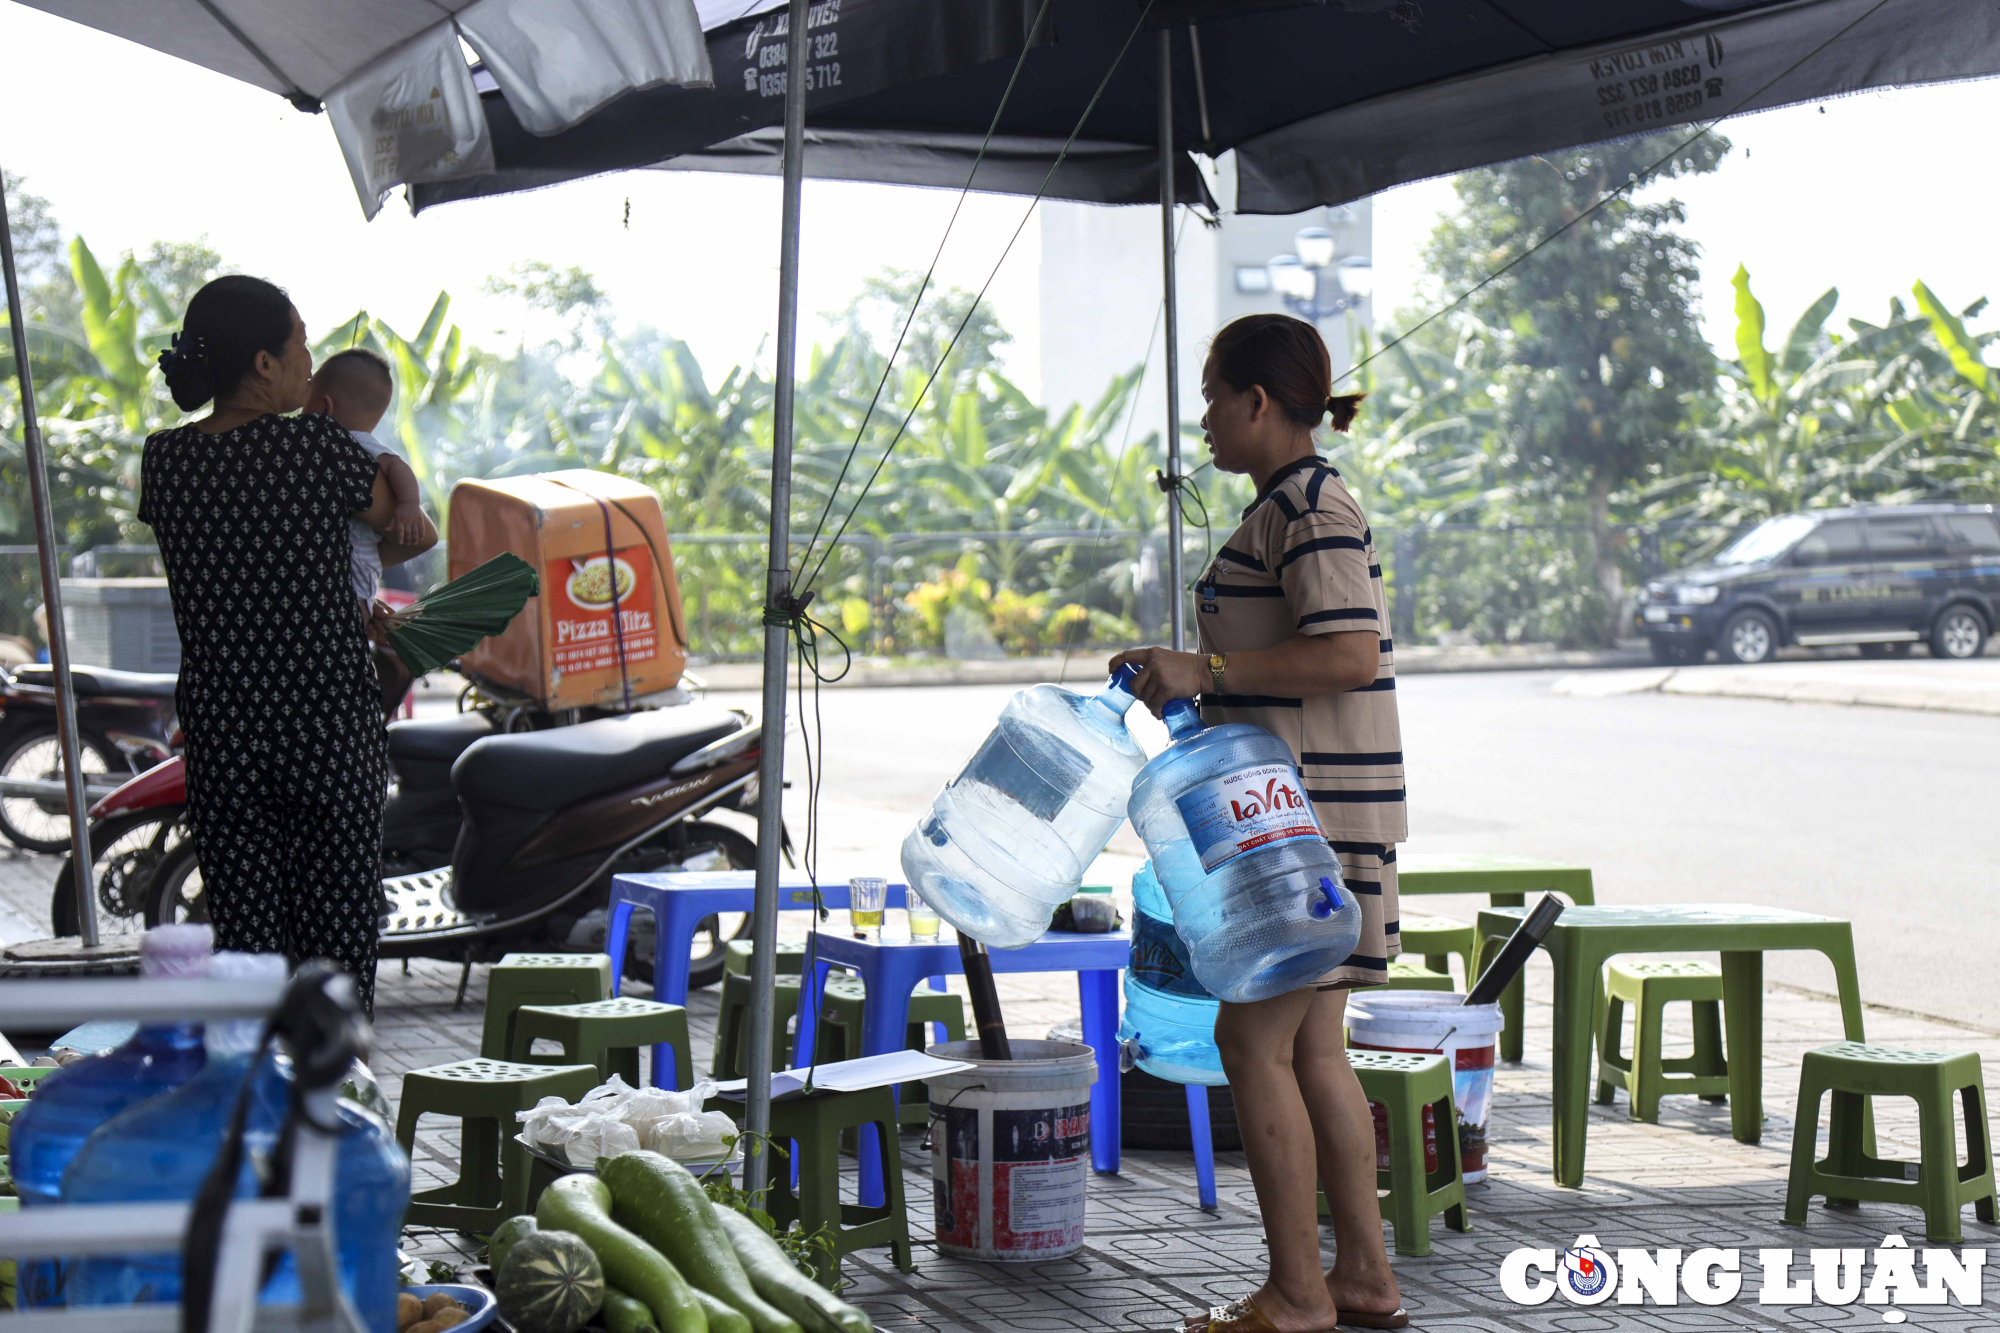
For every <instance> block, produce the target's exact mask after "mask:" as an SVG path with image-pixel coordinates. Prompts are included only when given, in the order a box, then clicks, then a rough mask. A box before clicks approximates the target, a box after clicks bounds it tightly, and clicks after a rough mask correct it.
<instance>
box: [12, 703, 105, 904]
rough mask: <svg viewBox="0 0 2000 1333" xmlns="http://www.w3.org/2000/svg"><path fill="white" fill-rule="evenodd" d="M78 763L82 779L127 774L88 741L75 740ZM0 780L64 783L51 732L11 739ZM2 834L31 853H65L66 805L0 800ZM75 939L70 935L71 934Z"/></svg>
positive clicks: (24, 798) (59, 751)
mask: <svg viewBox="0 0 2000 1333" xmlns="http://www.w3.org/2000/svg"><path fill="white" fill-rule="evenodd" d="M78 740H79V742H80V744H81V745H82V754H81V755H80V761H81V763H82V766H83V771H84V772H85V773H86V774H97V775H105V774H110V773H113V772H123V771H125V765H124V763H123V762H122V761H121V762H119V763H118V764H117V765H115V766H114V765H113V763H112V761H111V758H110V756H108V755H106V754H105V753H104V751H102V750H100V749H99V748H98V747H97V743H96V742H95V741H92V740H91V739H90V738H89V737H87V736H84V737H79V738H78ZM0 777H9V778H14V779H17V780H26V781H33V780H38V779H39V780H47V781H51V782H60V781H62V747H61V745H60V743H59V742H58V741H57V740H56V729H55V728H54V727H53V726H50V727H47V728H45V729H43V728H38V729H36V730H34V731H30V732H28V733H26V734H25V735H21V736H17V737H15V738H14V739H13V740H12V741H11V742H9V743H8V745H7V748H6V751H5V753H4V754H0ZM0 834H4V835H6V838H7V840H8V841H9V842H11V843H13V844H14V845H15V846H16V847H22V848H25V849H27V850H28V851H31V852H62V851H68V850H69V802H68V801H64V800H54V801H48V800H43V799H41V798H40V797H35V796H0ZM72 933H74V932H72Z"/></svg>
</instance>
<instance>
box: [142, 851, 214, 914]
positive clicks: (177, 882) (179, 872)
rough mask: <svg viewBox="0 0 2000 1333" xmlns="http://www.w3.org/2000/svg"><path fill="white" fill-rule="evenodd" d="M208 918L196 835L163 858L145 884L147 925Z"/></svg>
mask: <svg viewBox="0 0 2000 1333" xmlns="http://www.w3.org/2000/svg"><path fill="white" fill-rule="evenodd" d="M207 920H208V900H207V899H206V898H205V897H204V896H203V895H202V886H201V862H200V861H199V860H198V859H196V857H195V854H194V839H193V838H183V839H182V840H181V842H180V844H179V845H178V846H176V847H174V848H173V850H171V851H169V852H168V853H167V854H166V855H165V856H163V857H161V858H160V864H159V866H158V867H157V868H156V869H155V870H154V871H153V880H152V883H150V884H148V885H147V886H146V926H147V928H148V929H151V928H152V927H154V926H169V925H174V924H177V923H180V922H205V921H207Z"/></svg>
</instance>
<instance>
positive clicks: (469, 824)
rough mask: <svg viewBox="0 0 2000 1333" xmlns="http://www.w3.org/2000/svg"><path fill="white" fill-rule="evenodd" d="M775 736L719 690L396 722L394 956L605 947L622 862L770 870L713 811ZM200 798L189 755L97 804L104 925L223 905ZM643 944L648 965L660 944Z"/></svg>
mask: <svg viewBox="0 0 2000 1333" xmlns="http://www.w3.org/2000/svg"><path fill="white" fill-rule="evenodd" d="M762 743H763V729H762V728H761V726H759V725H758V723H757V722H756V720H755V719H754V718H752V717H751V716H750V715H749V714H748V713H745V712H742V711H741V710H734V709H723V708H718V707H715V706H713V705H710V704H705V703H693V704H687V705H683V706H679V707H673V708H661V709H654V710H649V711H645V712H638V713H634V714H632V715H631V716H630V717H621V718H605V719H601V720H597V721H591V722H581V723H577V724H576V725H574V726H568V727H558V728H553V729H550V730H545V731H530V732H523V733H517V734H512V735H509V734H505V733H502V732H500V731H499V730H498V723H497V722H496V721H495V720H494V719H493V718H491V717H490V716H488V715H486V714H484V713H462V714H459V715H456V716H453V717H447V718H440V719H435V720H432V719H424V720H421V721H414V722H400V723H397V724H395V725H393V726H391V727H390V728H389V761H390V767H391V769H392V771H393V773H394V775H395V783H394V786H393V787H392V788H391V794H390V798H389V802H388V805H387V806H386V807H385V809H384V818H383V824H384V860H385V865H384V879H383V883H382V892H383V906H384V912H383V918H382V953H383V956H384V957H391V958H393V957H428V958H445V959H451V960H455V961H482V960H486V959H490V958H497V957H499V956H500V955H501V954H503V953H506V952H508V951H510V950H522V949H549V948H561V947H565V946H567V947H572V948H573V947H579V946H584V947H588V946H589V945H590V944H591V943H592V941H593V939H594V940H595V941H596V942H598V943H601V940H602V932H601V921H602V912H601V909H602V908H603V906H604V904H605V901H606V895H607V893H608V892H609V889H610V883H611V876H612V875H614V874H624V873H630V872H634V871H650V870H674V869H687V870H748V869H753V868H754V867H755V866H756V858H757V844H756V842H755V840H754V839H753V838H752V837H750V836H749V835H748V834H746V833H745V832H743V831H741V830H740V829H738V828H734V827H731V826H730V825H728V824H726V823H722V822H719V821H717V820H715V819H714V818H713V817H712V816H713V815H715V814H717V813H720V812H724V811H736V812H739V813H741V814H745V815H751V814H754V812H755V810H756V786H757V760H758V755H759V753H760V752H761V749H762ZM186 799H187V785H186V775H185V771H184V769H183V767H182V762H181V760H180V759H178V758H175V759H173V760H171V761H169V762H168V763H166V764H162V765H160V766H159V767H158V768H157V769H154V770H152V771H150V772H148V773H144V774H142V775H140V776H139V777H138V778H135V779H133V780H132V781H131V782H129V783H127V784H126V785H125V786H124V787H121V788H119V789H118V790H117V791H115V792H113V793H112V794H111V795H109V796H107V797H105V798H104V799H103V800H101V801H99V802H98V804H97V805H96V806H94V807H92V810H91V818H92V821H93V823H92V833H91V853H92V859H93V866H92V875H91V879H92V882H93V884H94V885H95V888H96V897H97V902H98V906H99V909H100V910H99V923H100V931H101V932H102V933H106V934H112V933H119V932H120V931H127V932H129V931H133V930H142V929H145V928H147V927H150V926H154V925H161V924H164V923H166V922H170V921H200V920H205V919H206V918H207V914H208V906H207V902H206V899H205V898H204V897H203V893H202V882H201V866H200V863H199V861H198V860H197V859H196V857H195V848H194V842H193V840H192V839H190V838H189V837H188V836H187V830H186V822H185V819H184V817H183V816H184V811H185V805H186ZM399 841H400V842H402V843H403V844H404V845H402V846H398V845H397V844H398V842H399ZM785 849H786V851H787V852H788V853H789V851H790V838H789V836H787V837H786V838H785ZM75 894H76V877H75V874H74V870H73V867H72V866H70V865H69V864H68V863H67V862H65V864H64V867H63V870H62V872H61V874H60V875H59V876H58V879H57V882H56V890H55V895H54V899H53V901H52V904H51V917H52V921H51V924H52V925H53V926H54V928H55V930H56V933H57V934H58V935H74V934H76V933H77V932H76V897H75ZM747 925H748V922H747V920H746V919H744V918H741V917H727V918H724V917H716V918H710V919H709V920H707V921H704V922H703V923H702V925H701V929H700V932H699V934H698V935H697V939H696V945H695V948H696V954H695V957H694V959H693V968H692V975H691V977H690V980H691V982H692V983H693V984H695V985H710V984H713V983H714V982H715V981H717V980H720V978H721V976H722V971H723V964H724V961H725V959H726V956H727V944H728V941H729V940H731V939H733V938H736V937H737V936H738V935H739V934H741V933H742V931H743V930H744V929H746V928H747ZM593 931H595V932H596V933H595V934H593ZM632 953H633V960H632V963H631V964H629V965H628V967H629V968H630V969H631V970H634V971H636V972H637V973H638V974H639V975H641V976H642V977H643V975H644V972H645V970H646V969H647V968H649V967H650V960H651V957H652V950H651V944H650V942H647V943H646V946H645V948H644V949H643V951H642V950H641V949H639V948H638V947H637V945H636V943H635V946H634V948H633V950H632ZM641 960H643V964H642V963H641Z"/></svg>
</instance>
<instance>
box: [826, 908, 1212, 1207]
mask: <svg viewBox="0 0 2000 1333" xmlns="http://www.w3.org/2000/svg"><path fill="white" fill-rule="evenodd" d="M806 948H807V956H808V957H810V958H812V959H813V960H814V968H813V970H814V972H815V973H816V976H815V977H814V978H813V980H812V982H811V984H807V985H802V986H800V987H799V1031H798V1039H797V1040H798V1049H797V1052H796V1054H795V1055H794V1056H793V1059H792V1064H793V1067H794V1068H803V1067H805V1066H806V1065H809V1064H811V1063H812V1058H813V1039H814V1037H815V1036H816V1035H817V1034H818V1029H819V997H820V993H821V991H822V989H823V988H824V987H825V985H826V975H827V972H828V971H829V970H830V969H831V968H833V967H846V968H852V969H853V970H854V971H855V972H856V973H857V974H858V975H859V976H860V977H861V981H862V984H863V985H864V986H866V987H867V989H868V998H867V1002H866V1004H865V1005H864V1007H863V1009H862V1018H861V1054H862V1055H864V1056H867V1055H884V1054H887V1053H888V1052H890V1051H900V1050H902V1049H903V1042H904V1039H905V1036H906V1029H907V1026H908V1023H909V1015H910V992H911V991H912V990H914V989H916V985H917V982H918V981H919V980H921V979H922V978H924V977H928V976H936V975H938V974H940V973H963V972H964V970H965V969H964V967H963V965H962V963H961V961H960V959H959V954H958V945H957V943H956V942H951V943H944V942H940V943H926V944H916V943H912V942H911V941H910V940H909V939H908V938H907V937H905V938H900V939H899V938H894V937H892V938H887V939H882V940H878V941H872V942H871V941H868V940H857V939H855V938H854V937H853V936H852V935H850V934H848V933H846V932H840V933H838V934H836V933H835V932H833V931H825V930H823V931H819V932H817V934H816V936H815V938H814V939H813V940H812V941H811V942H809V943H808V944H807V946H806ZM1131 954H1132V936H1131V934H1130V933H1128V932H1126V931H1122V930H1118V931H1111V932H1108V933H1106V934H1102V935H1078V934H1073V933H1071V932H1069V931H1056V930H1052V931H1050V932H1048V933H1047V934H1046V935H1043V936H1042V937H1041V938H1040V939H1038V940H1036V941H1035V942H1034V943H1033V944H1029V945H1024V946H1023V947H1021V948H1019V949H995V950H993V951H992V953H991V954H990V955H989V957H991V958H992V960H993V970H994V971H995V972H1074V973H1076V989H1077V994H1078V998H1080V999H1081V1000H1082V1001H1083V1039H1084V1041H1085V1042H1086V1043H1087V1044H1088V1045H1089V1046H1090V1048H1091V1050H1092V1051H1094V1052H1095V1053H1096V1055H1097V1082H1095V1083H1094V1084H1092V1085H1091V1088H1090V1123H1091V1129H1092V1133H1091V1136H1090V1164H1091V1165H1092V1166H1094V1167H1096V1168H1097V1169H1098V1170H1099V1171H1116V1170H1117V1169H1118V1139H1119V1135H1118V1117H1119V1106H1118V973H1119V971H1120V970H1121V969H1122V968H1123V967H1124V966H1125V964H1126V962H1127V961H1128V960H1129V959H1130V958H1131ZM1204 1109H1205V1108H1204ZM859 1137H860V1147H861V1202H862V1203H863V1204H866V1205H869V1206H873V1207H880V1206H881V1204H882V1162H881V1149H880V1146H879V1145H878V1143H877V1141H876V1138H875V1136H874V1135H872V1134H863V1135H860V1136H859Z"/></svg>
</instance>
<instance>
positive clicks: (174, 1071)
mask: <svg viewBox="0 0 2000 1333" xmlns="http://www.w3.org/2000/svg"><path fill="white" fill-rule="evenodd" d="M214 947H215V944H214V936H213V934H212V933H211V932H210V930H209V928H208V927H207V926H201V925H186V926H159V927H156V928H155V929H152V930H149V931H147V932H146V934H145V935H144V936H143V937H142V938H141V939H140V941H139V971H140V973H141V975H144V976H148V977H159V978H164V977H181V978H186V977H204V976H207V975H208V962H209V955H210V953H211V952H213V950H214ZM207 1059H208V1053H207V1052H206V1051H205V1050H203V1048H202V1043H201V1025H200V1024H198V1023H153V1024H147V1025H146V1026H144V1027H141V1028H140V1029H139V1031H138V1032H137V1033H136V1034H134V1035H133V1036H132V1038H131V1039H130V1040H129V1041H127V1042H126V1043H125V1044H124V1045H122V1046H120V1047H118V1048H117V1049H116V1050H111V1051H105V1052H103V1053H102V1054H99V1055H94V1056H91V1057H90V1058H88V1059H84V1060H78V1061H76V1062H75V1063H73V1064H71V1065H69V1066H68V1067H67V1068H64V1069H60V1070H58V1071H56V1072H55V1073H53V1074H50V1075H49V1076H48V1077H47V1078H45V1079H43V1080H42V1081H41V1084H40V1085H39V1086H38V1087H37V1088H36V1089H35V1095H34V1097H33V1099H32V1100H31V1101H29V1103H28V1104H27V1105H26V1106H24V1107H22V1108H21V1110H20V1112H19V1113H18V1114H16V1115H15V1117H14V1123H13V1126H12V1127H11V1129H10V1130H9V1133H8V1148H7V1150H8V1154H9V1158H10V1163H11V1167H12V1170H13V1174H14V1190H15V1192H16V1193H17V1194H19V1195H20V1196H21V1204H22V1206H23V1207H26V1208H39V1207H42V1206H44V1205H47V1204H52V1203H55V1202H57V1201H58V1199H59V1198H60V1196H61V1194H62V1178H63V1171H64V1170H65V1169H67V1168H68V1166H69V1164H70V1161H71V1159H73V1158H74V1157H75V1156H76V1154H77V1152H78V1150H79V1149H81V1148H82V1147H83V1143H84V1140H85V1139H87V1138H89V1137H90V1134H91V1132H92V1131H93V1130H95V1129H96V1128H97V1127H98V1126H99V1125H102V1124H103V1123H104V1122H105V1121H107V1120H109V1119H111V1118H112V1117H113V1116H115V1115H117V1114H118V1113H119V1112H120V1111H123V1110H124V1109H125V1108H126V1107H128V1106H134V1105H136V1104H138V1103H140V1102H143V1101H146V1100H148V1099H150V1098H153V1097H157V1096H159V1095H160V1094H161V1093H163V1092H167V1091H169V1090H171V1089H173V1088H177V1087H179V1086H180V1085H181V1084H183V1083H185V1082H187V1081H188V1080H189V1079H190V1078H192V1077H194V1075H195V1074H196V1073H197V1072H199V1071H200V1069H201V1067H202V1064H203V1063H204V1062H205V1061H206V1060H207ZM67 1269H68V1263H67V1261H65V1260H61V1259H31V1260H23V1261H22V1262H21V1264H20V1265H19V1269H18V1275H19V1276H18V1280H19V1288H18V1290H19V1295H20V1299H21V1303H22V1304H23V1305H24V1306H27V1307H31V1308H32V1307H50V1306H59V1305H61V1304H63V1302H64V1299H65V1295H64V1287H65V1280H66V1277H67Z"/></svg>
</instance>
